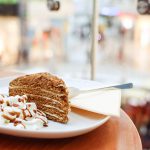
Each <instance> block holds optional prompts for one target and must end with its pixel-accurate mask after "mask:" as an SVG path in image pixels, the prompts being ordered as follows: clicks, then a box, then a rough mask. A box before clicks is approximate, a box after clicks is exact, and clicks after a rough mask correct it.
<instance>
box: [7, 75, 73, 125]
mask: <svg viewBox="0 0 150 150" xmlns="http://www.w3.org/2000/svg"><path fill="white" fill-rule="evenodd" d="M9 95H10V96H15V95H20V96H22V95H27V97H28V99H27V101H28V102H34V103H36V105H37V108H38V109H39V110H41V111H43V112H44V113H45V114H46V117H47V118H48V119H49V120H53V121H56V122H60V123H67V122H68V112H69V110H70V106H69V100H68V90H67V87H66V85H65V83H64V81H63V80H62V79H60V78H58V77H56V76H54V75H51V74H49V73H36V74H30V75H25V76H21V77H18V78H16V79H14V80H13V81H11V82H10V84H9Z"/></svg>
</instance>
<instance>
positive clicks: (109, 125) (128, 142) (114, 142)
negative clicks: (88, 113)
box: [0, 71, 142, 150]
mask: <svg viewBox="0 0 150 150" xmlns="http://www.w3.org/2000/svg"><path fill="white" fill-rule="evenodd" d="M6 73H7V76H9V75H15V73H12V72H10V73H9V72H7V71H3V72H2V73H0V77H4V76H5V77H6ZM0 139H1V141H0V149H2V150H6V149H7V150H8V149H11V150H13V149H18V150H20V149H21V150H26V149H32V150H34V149H35V150H38V149H39V150H41V149H42V150H48V149H51V150H70V149H71V150H76V149H78V150H91V149H92V150H142V144H141V140H140V136H139V134H138V132H137V129H136V127H135V126H134V124H133V122H132V121H131V119H130V118H129V117H128V116H127V114H126V113H125V112H124V111H123V110H121V116H120V118H117V117H111V118H110V119H109V120H108V121H107V122H106V123H105V124H103V125H102V126H100V127H99V128H97V129H95V130H94V131H92V132H90V133H87V134H84V135H81V136H77V137H73V138H66V139H31V138H21V137H13V136H9V135H2V134H0Z"/></svg>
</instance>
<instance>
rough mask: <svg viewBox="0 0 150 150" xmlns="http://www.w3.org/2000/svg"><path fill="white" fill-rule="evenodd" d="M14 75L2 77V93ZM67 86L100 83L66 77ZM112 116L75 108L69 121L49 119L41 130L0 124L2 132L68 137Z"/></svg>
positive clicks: (0, 90)
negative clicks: (63, 122) (65, 122)
mask: <svg viewBox="0 0 150 150" xmlns="http://www.w3.org/2000/svg"><path fill="white" fill-rule="evenodd" d="M13 78H14V77H9V78H1V79H0V93H4V94H7V93H8V84H9V82H10V81H11V80H12V79H13ZM64 80H65V82H66V84H67V86H68V87H70V86H72V87H78V88H80V89H90V88H95V87H98V86H100V83H98V82H93V81H88V80H87V81H86V80H73V79H64ZM109 118H110V117H109V116H107V117H106V116H101V115H95V114H93V113H89V112H86V113H85V112H83V111H82V110H74V112H70V114H69V122H68V123H67V124H61V123H57V122H53V121H49V123H48V127H44V128H42V129H40V130H35V131H33V130H27V129H17V128H15V127H13V126H12V127H6V126H3V125H0V133H4V134H9V135H14V136H20V137H34V138H67V137H73V136H77V135H82V134H85V133H88V132H90V131H92V130H94V129H96V128H97V127H99V126H101V125H102V124H104V123H105V122H106V121H107V120H108V119H109Z"/></svg>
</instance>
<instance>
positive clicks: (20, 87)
mask: <svg viewBox="0 0 150 150" xmlns="http://www.w3.org/2000/svg"><path fill="white" fill-rule="evenodd" d="M9 88H11V89H29V88H26V87H23V86H13V87H12V86H9ZM34 89H35V90H36V88H33V90H34ZM40 90H41V91H43V92H45V93H50V94H53V95H56V96H64V95H65V94H60V93H56V92H52V91H50V90H51V89H50V90H49V91H48V90H45V89H40Z"/></svg>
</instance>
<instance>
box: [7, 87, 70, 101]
mask: <svg viewBox="0 0 150 150" xmlns="http://www.w3.org/2000/svg"><path fill="white" fill-rule="evenodd" d="M9 92H10V93H22V94H33V95H38V96H44V97H49V98H52V99H57V100H59V101H67V100H68V97H67V96H68V95H66V94H60V93H55V92H53V91H51V90H49V91H48V90H44V89H41V88H27V87H26V88H21V87H20V88H19V87H17V88H16V87H11V86H10V87H9Z"/></svg>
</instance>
